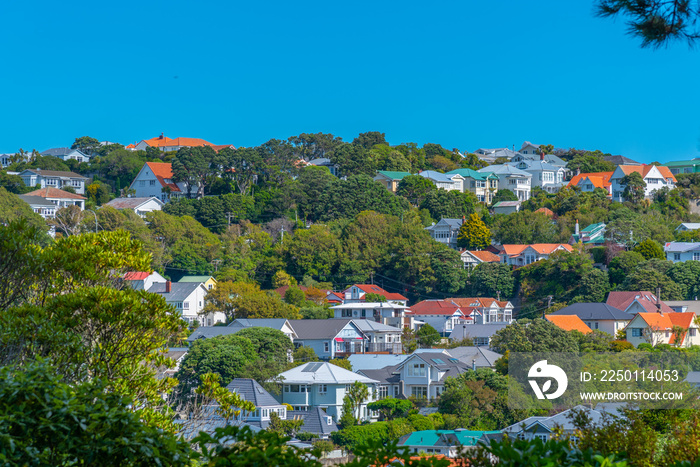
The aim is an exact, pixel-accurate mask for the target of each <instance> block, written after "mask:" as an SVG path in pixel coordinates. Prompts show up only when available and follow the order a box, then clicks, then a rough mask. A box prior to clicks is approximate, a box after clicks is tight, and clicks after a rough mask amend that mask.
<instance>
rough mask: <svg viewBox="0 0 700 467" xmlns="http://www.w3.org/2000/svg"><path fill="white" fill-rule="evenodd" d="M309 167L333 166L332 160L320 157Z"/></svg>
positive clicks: (310, 163) (310, 162)
mask: <svg viewBox="0 0 700 467" xmlns="http://www.w3.org/2000/svg"><path fill="white" fill-rule="evenodd" d="M308 164H309V165H332V164H331V160H330V159H328V158H327V157H319V158H318V159H313V160H310V161H309V162H308Z"/></svg>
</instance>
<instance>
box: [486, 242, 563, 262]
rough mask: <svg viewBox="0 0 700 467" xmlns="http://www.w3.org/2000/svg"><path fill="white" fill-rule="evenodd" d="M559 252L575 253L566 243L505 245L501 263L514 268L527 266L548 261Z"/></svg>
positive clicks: (501, 254)
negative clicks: (544, 260)
mask: <svg viewBox="0 0 700 467" xmlns="http://www.w3.org/2000/svg"><path fill="white" fill-rule="evenodd" d="M557 251H568V252H572V251H574V249H573V247H572V246H571V245H567V244H565V243H536V244H532V245H503V251H502V252H501V253H500V255H499V256H500V257H501V262H502V263H503V264H510V265H512V266H526V265H528V264H532V263H534V262H536V261H540V260H543V259H548V258H549V257H550V256H551V255H552V254H553V253H556V252H557Z"/></svg>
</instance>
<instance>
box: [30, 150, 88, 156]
mask: <svg viewBox="0 0 700 467" xmlns="http://www.w3.org/2000/svg"><path fill="white" fill-rule="evenodd" d="M72 152H77V153H80V154H81V155H83V156H84V157H88V158H89V157H90V156H89V155H88V154H85V153H84V152H83V151H81V150H80V149H71V148H51V149H47V150H46V151H42V152H41V153H40V154H41V155H42V156H54V157H60V156H67V155H68V154H70V153H72Z"/></svg>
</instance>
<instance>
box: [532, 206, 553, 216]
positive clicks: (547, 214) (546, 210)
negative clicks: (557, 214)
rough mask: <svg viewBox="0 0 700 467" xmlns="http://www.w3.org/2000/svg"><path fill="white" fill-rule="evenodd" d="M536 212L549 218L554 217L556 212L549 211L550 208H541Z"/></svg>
mask: <svg viewBox="0 0 700 467" xmlns="http://www.w3.org/2000/svg"><path fill="white" fill-rule="evenodd" d="M535 212H541V213H542V214H544V215H545V216H547V217H554V211H552V210H551V209H549V208H539V209H538V210H537V211H535Z"/></svg>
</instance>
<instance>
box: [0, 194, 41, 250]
mask: <svg viewBox="0 0 700 467" xmlns="http://www.w3.org/2000/svg"><path fill="white" fill-rule="evenodd" d="M18 219H24V220H25V221H26V223H27V224H28V225H31V226H32V227H36V228H38V229H39V230H43V231H44V232H46V231H47V230H48V228H47V227H46V222H45V221H44V219H43V218H42V217H41V216H40V215H39V214H37V213H35V212H34V211H33V210H32V208H31V207H30V206H29V205H28V204H27V203H25V202H24V201H22V198H20V197H19V196H17V195H16V194H15V193H11V192H10V191H8V190H5V188H3V187H1V186H0V225H3V224H9V223H10V222H12V221H16V220H18ZM45 240H48V236H45ZM45 240H44V241H42V242H41V243H45Z"/></svg>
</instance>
